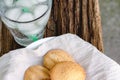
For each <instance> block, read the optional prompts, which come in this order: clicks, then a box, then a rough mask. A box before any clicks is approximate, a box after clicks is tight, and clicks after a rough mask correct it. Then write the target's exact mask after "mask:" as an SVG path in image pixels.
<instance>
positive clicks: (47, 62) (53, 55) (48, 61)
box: [43, 49, 74, 69]
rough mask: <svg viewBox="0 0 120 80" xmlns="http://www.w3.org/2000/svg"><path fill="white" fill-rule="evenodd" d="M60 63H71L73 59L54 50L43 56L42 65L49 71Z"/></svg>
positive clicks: (65, 53) (64, 53)
mask: <svg viewBox="0 0 120 80" xmlns="http://www.w3.org/2000/svg"><path fill="white" fill-rule="evenodd" d="M62 61H73V62H74V59H73V58H72V57H71V56H70V55H69V54H68V53H67V52H65V51H63V50H60V49H54V50H50V51H48V52H47V54H46V55H45V56H44V60H43V65H44V66H45V67H46V68H48V69H51V68H52V67H53V66H54V65H55V64H57V63H58V62H62Z"/></svg>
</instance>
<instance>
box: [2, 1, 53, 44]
mask: <svg viewBox="0 0 120 80" xmlns="http://www.w3.org/2000/svg"><path fill="white" fill-rule="evenodd" d="M51 7H52V0H0V15H1V19H2V21H3V22H4V23H5V24H6V26H7V28H8V29H9V30H10V32H11V33H12V35H13V37H14V39H15V41H16V42H17V43H18V44H20V45H22V46H27V45H29V44H30V43H32V42H34V41H37V40H38V39H41V38H43V35H44V31H45V26H46V24H47V22H48V19H49V16H50V12H51Z"/></svg>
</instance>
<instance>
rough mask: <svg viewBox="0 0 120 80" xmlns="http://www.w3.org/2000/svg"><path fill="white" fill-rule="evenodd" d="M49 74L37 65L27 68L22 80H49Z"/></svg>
mask: <svg viewBox="0 0 120 80" xmlns="http://www.w3.org/2000/svg"><path fill="white" fill-rule="evenodd" d="M49 73H50V72H49V71H48V70H47V69H46V68H44V67H42V66H39V65H35V66H31V67H29V68H28V69H27V70H26V71H25V74H24V80H50V74H49Z"/></svg>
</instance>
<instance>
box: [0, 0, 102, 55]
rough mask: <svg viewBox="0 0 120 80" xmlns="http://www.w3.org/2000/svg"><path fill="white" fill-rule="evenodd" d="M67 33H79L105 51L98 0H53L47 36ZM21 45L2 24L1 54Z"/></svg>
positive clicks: (0, 36)
mask: <svg viewBox="0 0 120 80" xmlns="http://www.w3.org/2000/svg"><path fill="white" fill-rule="evenodd" d="M65 33H73V34H77V35H78V36H80V37H81V38H83V39H84V40H86V41H88V42H90V43H92V44H93V45H94V46H96V47H97V48H98V49H99V50H100V51H102V52H103V40H102V27H101V17H100V11H99V3H98V0H53V7H52V12H51V16H50V19H49V22H48V25H47V29H46V32H45V37H48V36H58V35H61V34H65ZM20 47H21V46H19V45H18V44H17V43H15V41H14V40H13V37H12V36H11V35H10V33H9V31H8V30H7V29H6V28H5V27H4V25H3V24H2V27H0V52H1V53H0V55H2V54H4V53H6V52H8V51H10V50H13V49H16V48H20Z"/></svg>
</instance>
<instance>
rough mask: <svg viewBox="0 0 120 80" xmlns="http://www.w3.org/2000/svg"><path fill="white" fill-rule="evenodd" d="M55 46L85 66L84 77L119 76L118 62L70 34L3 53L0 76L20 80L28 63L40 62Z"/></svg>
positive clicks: (116, 79) (106, 79)
mask: <svg viewBox="0 0 120 80" xmlns="http://www.w3.org/2000/svg"><path fill="white" fill-rule="evenodd" d="M56 48H57V49H63V50H65V51H67V52H68V53H69V54H70V55H71V56H73V58H74V59H75V60H76V62H77V63H79V64H81V65H82V66H83V67H84V69H85V71H86V74H87V77H86V80H120V65H119V64H117V63H116V62H115V61H113V60H112V59H110V58H109V57H107V56H105V55H104V54H103V53H101V52H100V51H98V50H97V49H96V48H95V47H94V46H92V45H91V44H89V43H88V42H85V41H84V40H82V39H81V38H79V37H78V36H76V35H73V34H65V35H62V36H59V37H56V38H54V39H52V40H50V41H47V42H45V43H43V44H42V45H40V47H39V48H38V49H36V50H29V49H26V48H24V49H19V50H15V51H11V52H9V53H7V54H5V55H4V56H2V57H1V58H0V80H23V77H24V72H25V70H26V69H27V68H28V67H29V66H31V65H36V64H40V65H41V64H42V60H43V56H44V54H45V53H46V52H47V51H48V50H50V49H56Z"/></svg>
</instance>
